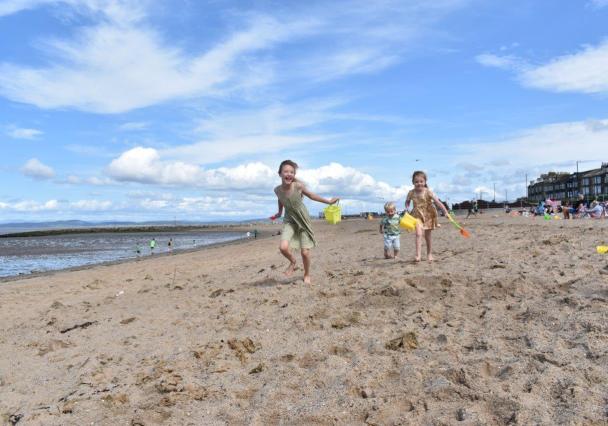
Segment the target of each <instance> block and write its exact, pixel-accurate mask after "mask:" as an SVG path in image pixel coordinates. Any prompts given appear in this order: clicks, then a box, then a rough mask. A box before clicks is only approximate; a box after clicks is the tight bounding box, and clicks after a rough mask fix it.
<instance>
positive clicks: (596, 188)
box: [528, 163, 608, 202]
mask: <svg viewBox="0 0 608 426" xmlns="http://www.w3.org/2000/svg"><path fill="white" fill-rule="evenodd" d="M579 194H583V195H584V196H585V199H586V200H592V199H594V198H598V199H599V200H602V201H603V200H605V199H608V163H602V167H600V168H599V169H593V170H587V171H585V172H579V173H565V172H549V173H545V174H542V175H540V177H539V178H538V179H536V180H534V181H532V182H530V184H529V185H528V200H529V201H533V202H539V201H544V200H546V199H548V198H550V199H552V200H557V201H562V202H563V201H566V200H574V199H575V198H576V197H578V195H579Z"/></svg>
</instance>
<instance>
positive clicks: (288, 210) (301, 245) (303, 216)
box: [275, 184, 317, 250]
mask: <svg viewBox="0 0 608 426" xmlns="http://www.w3.org/2000/svg"><path fill="white" fill-rule="evenodd" d="M292 186H293V190H292V191H291V194H290V195H289V196H287V194H285V193H284V192H283V191H282V189H281V186H277V187H276V188H275V193H276V194H277V197H279V201H280V202H281V204H283V207H285V217H284V218H283V230H282V231H281V241H289V248H291V249H296V250H297V249H310V248H313V247H315V246H316V245H317V241H316V240H315V234H314V232H313V230H312V226H311V224H310V215H309V214H308V209H307V208H306V206H305V205H304V202H303V201H302V190H301V189H299V188H298V186H297V185H295V184H292Z"/></svg>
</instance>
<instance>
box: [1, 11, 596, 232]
mask: <svg viewBox="0 0 608 426" xmlns="http://www.w3.org/2000/svg"><path fill="white" fill-rule="evenodd" d="M606 22H608V1H607V0H589V1H585V0H581V1H573V2H555V1H553V0H538V1H534V2H531V1H521V0H511V1H493V2H487V1H480V0H479V1H476V0H435V1H433V2H429V1H423V0H409V1H406V0H404V1H390V0H386V1H374V2H369V1H336V2H326V1H317V2H315V1H308V2H300V1H261V0H260V1H223V0H215V1H206V2H205V1H186V0H181V1H180V0H174V1H171V2H168V1H167V2H164V1H145V0H144V1H134V0H124V1H121V0H105V1H104V0H64V1H60V0H0V40H2V42H1V43H0V144H1V146H2V153H3V155H2V157H1V158H2V160H1V162H0V180H1V182H2V186H1V187H0V221H4V222H6V221H14V220H54V219H74V218H79V219H89V220H112V219H121V220H135V221H137V220H155V219H158V220H163V219H171V220H173V218H177V219H178V220H180V219H183V220H223V219H227V220H230V219H239V218H252V217H266V216H270V215H271V214H273V213H274V212H275V211H276V199H275V198H274V194H273V193H272V188H273V187H274V186H275V185H277V184H278V183H279V179H278V176H277V175H276V168H277V166H278V164H279V162H280V161H281V160H283V159H286V158H290V159H293V160H295V161H297V162H298V163H299V164H300V166H301V169H300V170H299V176H300V177H301V179H302V180H303V181H304V182H306V184H307V185H308V186H309V187H310V188H311V189H312V190H313V191H315V192H318V193H320V194H323V195H325V196H339V197H341V198H342V204H343V206H344V208H345V209H346V210H347V212H351V211H352V212H355V211H360V210H380V209H381V206H382V204H383V203H384V202H385V201H387V200H395V201H397V202H398V203H401V204H402V203H403V201H404V199H405V195H406V193H407V190H408V189H409V188H410V179H411V174H412V172H413V171H414V170H416V169H423V170H425V171H427V173H428V175H429V186H430V187H431V188H433V189H434V190H435V192H436V193H438V195H439V196H440V197H441V198H443V199H445V198H449V199H450V200H451V201H454V202H455V201H460V200H464V199H470V198H472V197H473V196H474V194H475V193H477V194H479V191H483V193H484V195H483V197H484V198H485V199H488V198H490V199H491V198H492V197H493V188H494V185H495V187H496V199H497V200H503V199H504V197H505V193H506V194H508V197H509V199H514V198H516V197H518V196H521V195H523V194H524V193H525V189H524V183H525V175H526V173H527V174H528V177H529V178H530V179H533V178H534V177H536V176H537V175H538V174H540V173H543V172H546V171H549V170H563V171H572V170H574V169H575V167H576V166H575V161H576V160H579V161H581V163H580V167H581V169H589V168H593V167H598V166H599V165H600V164H601V162H602V160H603V161H608V155H607V154H608V26H607V25H606ZM309 207H310V210H311V211H312V212H313V213H314V212H317V211H319V210H320V209H322V207H323V205H320V204H318V203H310V204H309Z"/></svg>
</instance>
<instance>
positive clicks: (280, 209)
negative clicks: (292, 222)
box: [270, 191, 283, 220]
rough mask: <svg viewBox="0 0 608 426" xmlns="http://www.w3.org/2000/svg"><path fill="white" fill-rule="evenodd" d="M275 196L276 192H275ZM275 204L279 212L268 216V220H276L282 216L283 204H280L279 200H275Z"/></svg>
mask: <svg viewBox="0 0 608 426" xmlns="http://www.w3.org/2000/svg"><path fill="white" fill-rule="evenodd" d="M275 194H276V191H275ZM277 203H278V204H279V211H278V212H277V214H275V215H272V216H270V220H276V219H278V218H280V217H281V215H282V214H283V203H281V200H277Z"/></svg>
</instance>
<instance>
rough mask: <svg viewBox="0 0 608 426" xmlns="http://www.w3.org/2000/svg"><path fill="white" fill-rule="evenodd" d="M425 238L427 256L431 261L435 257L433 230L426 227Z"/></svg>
mask: <svg viewBox="0 0 608 426" xmlns="http://www.w3.org/2000/svg"><path fill="white" fill-rule="evenodd" d="M424 239H425V240H426V258H427V260H428V261H429V262H432V261H433V260H434V259H433V255H432V254H431V249H432V247H431V230H430V229H425V230H424Z"/></svg>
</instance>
